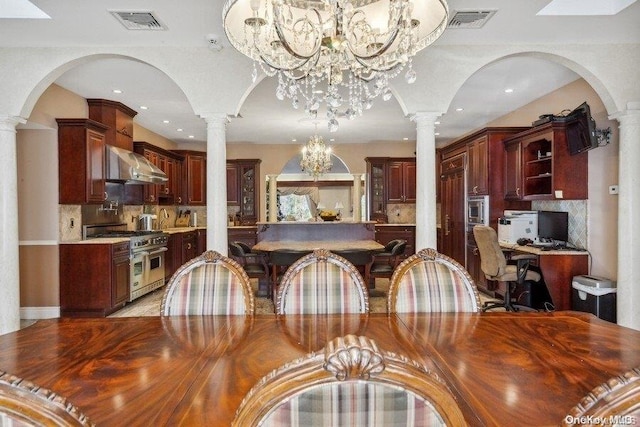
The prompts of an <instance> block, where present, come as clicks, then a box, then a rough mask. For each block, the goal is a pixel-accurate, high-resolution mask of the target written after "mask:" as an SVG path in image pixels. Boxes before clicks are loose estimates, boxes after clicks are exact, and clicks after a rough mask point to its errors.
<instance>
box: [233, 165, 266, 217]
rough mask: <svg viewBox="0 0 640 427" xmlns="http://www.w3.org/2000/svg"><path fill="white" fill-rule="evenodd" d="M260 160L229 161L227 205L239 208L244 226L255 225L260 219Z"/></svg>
mask: <svg viewBox="0 0 640 427" xmlns="http://www.w3.org/2000/svg"><path fill="white" fill-rule="evenodd" d="M259 178H260V160H259V159H241V160H227V204H228V205H230V206H239V208H240V210H239V212H238V214H239V216H240V222H241V224H242V225H253V224H255V223H256V221H257V220H258V217H259V212H258V200H257V197H258V194H260V179H259Z"/></svg>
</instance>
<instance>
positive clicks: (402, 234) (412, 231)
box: [376, 224, 416, 258]
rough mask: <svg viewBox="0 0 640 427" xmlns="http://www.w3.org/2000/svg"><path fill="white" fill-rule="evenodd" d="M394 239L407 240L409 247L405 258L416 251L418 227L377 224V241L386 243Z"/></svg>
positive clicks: (382, 243)
mask: <svg viewBox="0 0 640 427" xmlns="http://www.w3.org/2000/svg"><path fill="white" fill-rule="evenodd" d="M394 239H404V240H406V241H407V249H406V250H405V252H404V257H403V258H407V257H409V256H411V255H413V254H415V253H416V227H415V226H414V225H402V224H398V225H376V242H378V243H380V244H381V245H386V244H387V243H389V242H390V241H391V240H394Z"/></svg>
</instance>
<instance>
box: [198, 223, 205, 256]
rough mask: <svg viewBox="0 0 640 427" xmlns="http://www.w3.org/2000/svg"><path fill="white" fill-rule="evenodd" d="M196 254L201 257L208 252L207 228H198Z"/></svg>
mask: <svg viewBox="0 0 640 427" xmlns="http://www.w3.org/2000/svg"><path fill="white" fill-rule="evenodd" d="M196 247H197V250H196V253H197V254H198V256H199V255H201V254H202V253H203V252H204V251H206V250H207V229H206V228H198V229H197V230H196Z"/></svg>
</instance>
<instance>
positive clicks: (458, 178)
mask: <svg viewBox="0 0 640 427" xmlns="http://www.w3.org/2000/svg"><path fill="white" fill-rule="evenodd" d="M465 161H466V153H464V152H462V153H460V154H457V155H455V156H453V157H450V158H443V159H442V161H441V163H440V212H441V213H440V227H441V239H440V242H441V247H440V248H438V251H439V252H441V253H443V254H445V255H447V256H449V257H451V258H453V259H455V260H456V261H458V262H459V263H460V264H462V265H465V246H466V244H465V243H466V242H465V236H466V235H465V232H466V229H465V206H464V203H465V181H464V178H465V177H464V172H465Z"/></svg>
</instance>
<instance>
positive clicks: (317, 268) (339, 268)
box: [276, 249, 369, 314]
mask: <svg viewBox="0 0 640 427" xmlns="http://www.w3.org/2000/svg"><path fill="white" fill-rule="evenodd" d="M367 312H369V295H368V292H367V287H366V284H365V282H364V279H363V278H362V275H361V274H360V273H359V272H358V269H357V268H356V267H355V266H354V265H353V264H351V263H350V262H349V261H347V260H346V259H344V258H342V257H341V256H338V255H336V254H334V253H332V252H330V251H328V250H326V249H316V250H314V251H313V252H312V253H310V254H308V255H305V256H303V257H302V258H300V259H298V260H297V261H296V262H294V263H293V264H292V265H291V266H290V267H289V268H288V269H287V272H286V273H285V274H284V277H283V278H282V281H281V282H280V286H278V295H277V297H276V313H277V314H328V313H367Z"/></svg>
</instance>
